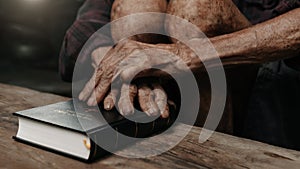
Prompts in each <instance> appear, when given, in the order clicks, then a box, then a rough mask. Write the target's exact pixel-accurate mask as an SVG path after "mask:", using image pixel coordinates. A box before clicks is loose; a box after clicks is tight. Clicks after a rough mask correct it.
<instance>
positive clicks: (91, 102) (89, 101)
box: [87, 98, 94, 106]
mask: <svg viewBox="0 0 300 169" xmlns="http://www.w3.org/2000/svg"><path fill="white" fill-rule="evenodd" d="M87 104H88V105H89V106H93V105H94V99H93V98H90V99H89V100H88V102H87Z"/></svg>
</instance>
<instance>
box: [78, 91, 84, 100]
mask: <svg viewBox="0 0 300 169" xmlns="http://www.w3.org/2000/svg"><path fill="white" fill-rule="evenodd" d="M78 99H79V100H81V101H82V100H83V94H82V93H80V94H79V96H78Z"/></svg>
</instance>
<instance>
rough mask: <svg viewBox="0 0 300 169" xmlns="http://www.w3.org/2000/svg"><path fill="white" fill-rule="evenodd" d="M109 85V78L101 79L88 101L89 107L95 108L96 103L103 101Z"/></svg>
mask: <svg viewBox="0 0 300 169" xmlns="http://www.w3.org/2000/svg"><path fill="white" fill-rule="evenodd" d="M110 83H111V79H110V78H101V81H100V82H99V84H98V85H97V87H96V88H95V90H94V92H93V93H92V95H91V96H90V98H89V100H88V105H89V106H96V105H97V103H99V102H101V101H102V100H103V99H104V97H105V94H106V93H107V92H108V90H109V86H110Z"/></svg>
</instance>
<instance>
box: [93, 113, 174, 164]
mask: <svg viewBox="0 0 300 169" xmlns="http://www.w3.org/2000/svg"><path fill="white" fill-rule="evenodd" d="M170 114H172V113H170ZM175 119H176V116H175V115H174V114H173V115H170V117H169V118H166V119H162V118H159V119H157V120H155V121H153V122H150V123H136V122H133V121H129V120H123V121H121V122H120V123H118V124H115V125H113V126H111V127H112V128H113V129H114V132H115V133H113V134H111V130H109V129H108V128H104V129H101V130H98V131H95V132H93V133H89V134H88V135H89V137H90V139H91V142H92V145H91V154H90V157H89V160H88V161H94V160H96V159H98V158H99V157H103V156H105V155H107V154H109V152H107V151H106V150H104V149H103V148H101V147H100V146H98V145H97V142H98V141H101V144H105V146H106V147H108V148H109V149H110V150H114V151H117V150H120V149H122V148H125V147H126V146H129V145H130V144H133V143H132V141H131V139H128V140H126V139H122V141H120V140H119V137H120V136H119V135H120V133H121V134H123V135H126V136H128V137H134V138H147V137H148V136H151V135H153V134H155V133H158V132H162V131H164V130H166V129H167V128H169V127H170V126H171V125H172V124H173V122H174V121H175ZM112 140H114V141H112Z"/></svg>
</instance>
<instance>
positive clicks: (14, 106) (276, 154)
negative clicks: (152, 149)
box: [0, 84, 300, 169]
mask: <svg viewBox="0 0 300 169" xmlns="http://www.w3.org/2000/svg"><path fill="white" fill-rule="evenodd" d="M68 99H69V98H65V97H60V96H56V95H53V94H46V93H40V92H37V91H33V90H29V89H25V88H21V87H16V86H9V85H4V84H0V114H1V115H0V124H1V125H0V137H1V139H0V161H1V162H0V168H25V169H26V168H30V169H32V168H72V169H77V168H81V169H82V168H108V169H115V168H125V169H126V168H131V169H132V168H133V169H135V168H137V169H140V168H147V169H148V168H149V169H156V168H157V169H158V168H189V169H190V168H268V169H269V168H295V169H296V168H297V169H298V168H300V152H298V151H294V150H288V149H284V148H279V147H275V146H271V145H267V144H264V143H260V142H255V141H251V140H247V139H242V138H237V137H233V136H230V135H226V134H221V133H217V132H215V133H214V134H213V136H212V137H211V138H210V139H209V140H208V141H207V142H205V143H203V144H200V143H198V136H199V133H200V131H201V128H199V127H193V129H192V130H191V131H190V133H189V134H188V135H187V137H186V138H185V139H184V140H183V141H181V142H180V144H178V145H177V146H176V147H175V148H173V149H171V150H170V151H168V152H165V153H163V154H162V155H159V156H155V157H151V158H144V159H127V158H123V157H119V156H116V155H111V156H108V157H106V158H103V159H100V160H99V161H96V162H94V163H92V164H85V163H82V162H79V161H76V160H73V159H70V158H67V157H64V156H60V155H57V154H54V153H50V152H47V151H44V150H40V149H38V148H34V147H31V146H28V145H24V144H21V143H18V142H15V141H14V140H13V139H12V138H11V137H12V136H14V135H15V134H16V131H17V125H18V122H17V118H16V117H14V116H12V113H13V112H15V111H20V110H24V109H28V108H32V107H37V106H42V105H46V104H50V103H55V102H59V101H65V100H68ZM176 128H177V129H178V130H179V131H185V130H186V128H187V126H186V125H184V124H181V125H178V126H176ZM166 137H168V139H172V137H176V136H174V135H166ZM166 141H168V140H166V139H164V138H163V137H161V139H157V143H158V144H159V143H166ZM137 144H141V145H147V142H146V141H145V142H144V141H142V142H139V143H137ZM122 151H123V152H126V149H125V150H122Z"/></svg>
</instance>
